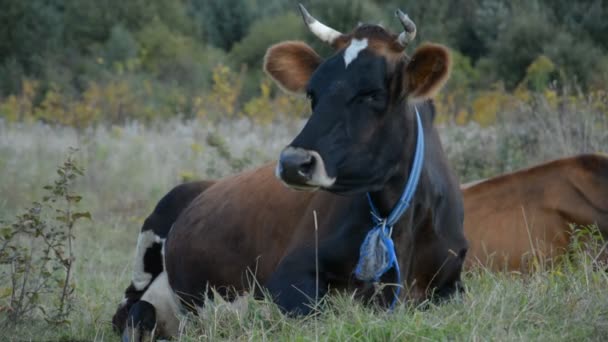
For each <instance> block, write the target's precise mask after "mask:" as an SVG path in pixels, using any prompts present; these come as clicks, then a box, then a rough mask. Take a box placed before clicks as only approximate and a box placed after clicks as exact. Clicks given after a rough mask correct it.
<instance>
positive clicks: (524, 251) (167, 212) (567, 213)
mask: <svg viewBox="0 0 608 342" xmlns="http://www.w3.org/2000/svg"><path fill="white" fill-rule="evenodd" d="M273 168H274V166H273V165H270V166H268V171H267V172H271V170H272V169H273ZM212 184H213V182H211V181H200V182H192V183H185V184H181V185H178V186H177V187H175V188H174V189H173V190H171V191H170V192H169V193H168V194H166V195H165V196H164V197H163V198H162V199H161V200H160V202H159V203H158V205H157V206H156V208H155V209H154V211H153V213H152V214H151V215H150V216H149V217H148V219H146V221H145V222H144V225H143V227H142V230H141V233H140V239H139V240H138V244H137V251H136V256H135V265H136V266H135V270H134V273H133V280H132V284H131V285H130V286H129V287H128V288H127V290H126V292H125V299H124V301H123V303H121V305H120V306H119V308H118V310H117V311H116V314H115V315H114V317H113V320H112V323H113V325H114V327H115V329H116V330H117V331H118V332H121V331H123V329H124V327H125V323H126V318H127V314H128V312H129V309H130V308H131V306H132V305H133V304H134V303H135V302H137V301H139V299H140V298H141V296H142V294H143V293H144V291H145V290H146V288H147V285H148V284H150V282H151V280H152V279H154V278H156V277H157V276H158V275H159V274H160V273H161V271H162V269H163V265H162V261H161V255H160V243H157V242H149V241H154V239H150V238H145V237H142V236H156V237H158V240H161V239H164V238H166V236H167V234H168V232H169V230H170V229H171V225H172V224H173V222H174V221H175V219H176V218H177V216H178V215H179V214H180V213H181V211H182V210H183V209H185V208H186V207H187V206H188V205H189V204H190V202H192V200H193V199H194V198H195V197H197V196H198V195H199V194H200V193H202V192H203V191H205V189H207V188H208V187H209V186H211V185H212ZM462 191H463V194H464V204H465V235H466V237H467V238H468V240H469V244H470V249H469V252H468V256H467V259H466V266H467V268H472V267H475V266H482V267H487V268H489V269H492V270H496V271H499V270H506V271H526V267H527V266H528V263H527V260H529V258H530V257H534V256H535V255H536V256H539V257H540V256H544V257H548V258H554V257H557V256H560V255H563V253H564V252H565V251H566V248H567V246H568V244H569V242H570V239H571V236H570V234H569V224H570V223H577V224H582V225H588V224H597V226H598V228H599V229H600V231H601V233H602V235H603V236H604V238H608V201H607V199H608V157H605V156H602V155H595V154H585V155H579V156H575V157H570V158H564V159H559V160H555V161H551V162H548V163H544V164H541V165H538V166H534V167H531V168H528V169H524V170H520V171H516V172H513V173H510V174H505V175H502V176H498V177H495V178H491V179H488V180H484V181H480V182H476V183H474V184H471V185H463V186H462ZM532 247H534V249H533V248H532ZM135 284H139V288H138V287H137V286H135ZM142 285H143V287H142Z"/></svg>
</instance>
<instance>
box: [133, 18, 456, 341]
mask: <svg viewBox="0 0 608 342" xmlns="http://www.w3.org/2000/svg"><path fill="white" fill-rule="evenodd" d="M302 14H303V16H304V19H305V21H306V24H307V25H308V27H309V28H310V29H311V31H312V32H313V33H315V34H316V35H317V36H318V37H319V38H321V39H322V40H324V41H326V42H328V43H329V44H331V45H332V46H333V47H334V48H335V49H336V50H337V51H336V53H335V54H334V55H333V56H331V57H329V58H328V59H326V60H322V59H321V57H319V56H318V55H317V54H316V53H315V52H314V51H313V50H312V49H311V48H310V47H309V46H308V45H306V44H304V43H302V42H291V41H290V42H283V43H280V44H277V45H275V46H273V47H271V48H270V49H269V50H268V52H267V55H266V57H265V63H264V68H265V70H266V72H267V73H268V74H269V75H270V76H271V77H272V78H273V79H274V80H275V81H276V82H277V83H278V84H280V85H281V86H282V87H283V88H285V89H286V90H288V91H291V92H295V93H306V94H307V95H308V97H309V98H310V100H311V108H312V114H311V116H310V118H309V120H308V121H307V123H306V125H305V126H304V128H303V129H302V131H301V132H300V133H299V134H298V135H297V136H296V137H295V138H294V140H293V141H292V142H291V143H290V144H289V145H288V146H287V147H286V148H284V149H283V151H282V152H281V154H280V156H279V160H278V163H277V164H276V169H275V171H274V172H273V167H272V165H270V166H266V167H262V168H260V169H257V170H252V171H248V172H243V173H241V174H238V175H236V176H233V177H229V178H225V179H222V180H218V181H217V182H216V183H215V184H213V185H212V186H210V187H208V188H207V189H206V190H205V191H203V192H202V193H201V194H200V195H199V196H198V197H196V198H195V199H194V200H193V201H192V203H190V205H189V206H188V207H187V208H186V209H184V211H183V212H182V213H181V214H180V215H179V216H178V218H177V221H176V222H175V223H174V224H173V227H172V228H171V230H170V232H169V234H168V236H167V238H166V241H165V242H164V247H163V248H164V262H165V267H164V269H165V272H163V273H161V274H159V275H158V276H157V277H156V279H154V280H153V281H152V282H151V283H150V284H148V285H147V286H149V287H148V289H147V290H146V292H145V293H144V294H143V295H142V297H141V300H139V301H138V302H136V303H135V304H134V305H133V306H132V307H131V309H130V311H129V315H128V317H127V329H126V331H125V333H124V334H123V337H124V338H125V339H130V338H132V337H134V338H135V339H139V338H142V337H143V336H145V335H146V334H149V333H151V332H152V331H153V330H154V329H156V330H155V331H156V332H157V333H158V334H161V335H171V334H173V333H175V332H176V330H177V319H176V316H175V315H176V314H177V312H178V311H180V310H184V309H191V310H196V308H197V307H200V306H201V305H203V304H204V301H205V299H206V297H207V296H210V295H211V294H212V292H210V291H208V287H209V286H212V287H214V288H215V289H216V290H217V292H218V293H219V294H221V295H223V296H225V297H227V298H232V295H233V294H235V293H236V294H239V293H241V292H242V291H244V290H248V289H249V288H250V285H249V283H248V279H247V276H248V274H249V272H251V273H253V274H254V276H255V278H256V280H257V281H258V282H259V283H260V284H262V285H263V286H264V287H265V288H266V289H267V290H268V292H269V293H270V295H271V296H272V298H273V299H274V301H275V302H276V303H277V304H278V306H279V307H280V308H281V309H282V310H283V311H284V312H287V313H295V314H306V313H308V312H309V311H310V310H311V305H313V304H314V303H315V302H316V300H317V299H318V298H319V297H317V295H318V296H324V295H325V294H326V293H328V291H329V290H330V288H331V289H333V290H347V291H356V292H357V294H358V295H359V296H361V297H363V298H371V297H372V295H373V294H374V292H375V291H374V287H373V286H371V285H372V284H371V282H376V281H379V282H382V283H384V284H387V285H389V284H393V285H395V284H396V285H397V286H385V287H384V290H383V291H381V292H380V294H379V295H378V296H375V298H376V299H378V302H379V303H380V304H385V305H388V303H394V300H395V298H397V294H398V289H399V288H400V287H401V286H405V288H406V289H407V291H402V294H403V295H402V296H401V299H404V300H406V299H407V300H413V301H423V300H425V299H427V298H446V297H448V296H449V295H451V294H452V293H454V292H455V291H458V290H460V289H461V284H460V273H461V270H462V265H463V263H464V258H465V255H466V250H467V242H466V240H465V238H464V232H463V228H462V224H463V204H462V196H461V192H460V190H459V188H458V182H457V180H456V178H455V176H454V174H453V172H452V171H451V170H450V168H449V166H448V163H447V159H446V157H445V154H444V152H443V149H442V147H441V142H440V139H439V135H438V133H437V130H436V129H435V128H434V126H433V120H434V116H435V112H434V111H435V110H434V106H433V104H432V102H431V101H429V100H430V99H431V98H432V97H433V96H434V94H435V93H436V92H437V91H438V90H439V89H440V88H441V87H442V86H443V84H444V83H445V81H446V80H447V78H448V75H449V70H450V63H451V62H450V57H449V53H448V51H447V49H446V48H444V47H442V46H439V45H431V44H427V45H424V46H421V47H419V48H418V49H417V50H416V51H415V52H414V54H413V56H412V57H411V58H410V57H408V56H406V55H405V54H404V52H403V51H404V48H405V45H406V43H407V42H408V41H409V39H411V38H413V36H414V34H415V26H414V24H413V23H412V22H411V21H410V20H409V18H408V17H407V16H406V15H405V14H403V13H402V12H400V11H399V12H398V16H399V18H400V20H401V22H402V24H403V26H404V28H405V29H406V31H405V32H404V33H402V34H400V35H396V34H393V33H390V32H388V31H387V30H386V29H384V28H382V27H380V26H377V25H360V26H358V27H357V28H355V29H354V31H353V32H351V33H349V34H341V33H339V32H337V31H335V30H333V29H331V28H329V27H327V26H325V25H323V24H321V23H320V22H318V21H317V20H315V19H314V18H312V17H311V16H310V15H309V14H308V12H306V10H304V9H303V8H302ZM275 174H276V176H275ZM277 178H278V180H277ZM279 180H280V181H279ZM282 183H283V184H282ZM406 184H407V186H406ZM285 185H287V187H286V186H285ZM288 187H289V188H292V189H297V190H307V191H308V192H296V191H293V190H292V189H288ZM317 189H320V190H322V191H315V190H317ZM404 189H406V190H407V191H404ZM371 204H373V206H371ZM370 207H371V208H374V207H375V208H376V211H377V215H376V216H373V215H372V214H370ZM315 213H316V214H317V217H318V221H317V223H318V249H316V248H315V238H314V237H315V234H314V227H315V224H314V222H315V221H314V220H313V214H315ZM384 217H388V219H383V218H384ZM386 222H388V223H386ZM372 228H373V229H372ZM370 232H371V233H378V235H376V236H371V235H369V234H368V233H370ZM370 236H371V237H370ZM159 240H160V239H159ZM374 241H375V242H377V243H376V244H374ZM393 242H394V249H393V248H391V246H392V244H393ZM362 243H365V244H364V246H366V247H368V248H367V249H365V250H364V251H363V253H361V255H362V256H363V258H362V259H361V260H363V261H365V262H366V263H365V266H366V267H361V268H359V267H357V268H356V266H361V260H359V256H360V247H361V246H362ZM367 253H369V254H367ZM378 253H380V254H378ZM316 255H318V258H316V257H315V256H316ZM372 255H379V256H381V257H382V256H384V257H386V258H387V259H384V260H383V259H382V258H372V257H370V256H372ZM376 262H377V264H378V265H379V266H381V267H373V266H374V263H376ZM385 266H388V267H385ZM353 271H355V272H356V275H357V277H356V278H355V277H354V276H353ZM400 279H402V281H400ZM368 281H369V282H368ZM233 291H235V292H233Z"/></svg>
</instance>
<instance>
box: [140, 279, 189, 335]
mask: <svg viewBox="0 0 608 342" xmlns="http://www.w3.org/2000/svg"><path fill="white" fill-rule="evenodd" d="M141 300H144V301H146V302H148V303H150V304H152V305H153V306H154V309H155V312H156V331H157V335H160V336H167V337H168V336H176V335H177V333H178V332H179V318H178V316H177V315H178V313H179V309H180V307H179V302H178V298H177V296H176V295H175V293H174V292H173V289H171V286H170V285H169V279H168V278H167V272H162V273H161V274H159V275H158V277H156V279H154V281H153V282H152V284H150V287H149V288H148V290H146V293H144V295H143V296H142V297H141Z"/></svg>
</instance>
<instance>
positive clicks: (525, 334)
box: [0, 100, 608, 341]
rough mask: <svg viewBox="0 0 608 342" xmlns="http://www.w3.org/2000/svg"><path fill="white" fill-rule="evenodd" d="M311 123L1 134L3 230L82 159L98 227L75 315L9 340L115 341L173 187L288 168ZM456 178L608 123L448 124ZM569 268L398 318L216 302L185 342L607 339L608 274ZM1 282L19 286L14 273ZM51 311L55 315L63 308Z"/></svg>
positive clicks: (6, 330)
mask: <svg viewBox="0 0 608 342" xmlns="http://www.w3.org/2000/svg"><path fill="white" fill-rule="evenodd" d="M302 124H303V121H302V120H301V119H292V120H285V119H283V120H275V121H273V123H271V124H268V125H261V124H256V123H254V122H253V121H251V120H250V119H248V118H240V119H231V120H218V121H215V122H213V123H212V122H210V121H205V120H202V119H194V120H179V119H171V120H164V121H159V122H155V123H148V124H141V123H137V122H131V123H128V124H122V125H97V126H91V127H88V128H85V129H75V128H71V127H65V126H57V125H49V124H44V123H39V122H38V123H32V122H30V123H27V122H8V121H0V175H1V179H2V182H0V194H2V195H1V196H0V221H4V222H12V221H13V220H15V217H16V215H17V214H20V213H23V212H24V211H25V209H26V208H28V207H29V206H31V204H30V203H31V202H32V201H40V199H41V198H42V197H43V196H44V195H45V191H46V190H44V189H43V186H44V185H46V184H49V183H53V180H54V179H55V178H56V177H57V176H56V175H57V174H56V171H55V170H56V169H57V167H58V166H59V165H61V164H62V163H63V161H64V160H65V158H66V156H67V154H68V151H69V148H70V147H74V148H78V151H77V152H75V154H74V159H75V161H76V162H77V163H78V164H79V165H81V166H82V167H83V168H84V170H85V171H84V175H83V176H81V177H79V178H77V179H76V181H75V183H74V188H73V191H74V193H77V194H78V195H79V196H82V200H81V201H80V202H79V203H78V204H77V205H76V207H77V208H78V209H79V210H83V211H88V212H90V214H91V220H88V219H84V220H79V221H78V222H77V223H76V225H75V227H74V249H73V251H74V252H73V253H74V257H75V261H74V270H73V273H72V277H71V286H73V289H74V292H73V296H72V304H71V310H70V311H69V313H68V316H67V317H66V319H65V320H64V321H62V322H49V321H46V320H45V319H44V315H43V314H42V312H41V311H40V310H35V311H33V313H32V315H30V316H28V318H27V319H25V320H23V321H21V322H18V323H14V324H12V323H11V324H9V323H7V322H6V321H5V322H4V323H3V326H2V330H0V340H2V341H6V340H8V341H23V340H31V341H49V340H53V341H54V340H60V341H73V340H78V341H103V340H116V339H117V338H118V337H117V336H116V335H115V334H114V333H113V331H112V328H111V324H110V319H111V316H112V314H113V313H114V310H115V308H116V306H117V304H118V303H119V301H120V300H121V299H122V294H123V291H124V288H125V287H126V286H127V285H128V284H129V278H130V272H131V262H132V261H131V259H132V257H133V253H134V247H135V243H136V238H137V234H138V230H139V228H140V226H141V224H142V223H143V220H144V219H145V217H146V216H147V215H148V214H149V213H150V212H151V210H152V208H153V206H154V205H155V203H156V201H157V200H158V199H159V198H160V197H161V196H162V195H163V194H164V193H165V192H166V191H168V190H169V189H170V188H171V187H172V186H174V185H176V184H178V183H180V182H182V181H184V180H191V179H202V178H218V177H222V176H226V175H229V174H233V173H235V172H238V171H240V170H243V169H249V168H253V167H256V166H259V165H261V164H263V163H264V162H266V161H270V160H273V159H274V158H276V155H277V153H278V152H279V150H280V149H281V148H282V147H283V146H284V145H285V144H287V143H288V142H289V141H290V139H291V138H292V137H293V136H295V134H296V133H297V132H298V130H299V128H300V127H301V126H302ZM438 126H439V130H440V133H441V136H442V139H443V143H444V148H445V149H446V151H447V153H448V156H449V158H450V160H451V163H452V166H453V167H454V168H455V169H456V170H457V172H458V173H459V175H460V178H461V181H462V182H463V183H464V182H467V181H472V180H476V179H480V178H485V177H490V176H493V175H498V174H500V173H503V172H507V171H510V170H515V169H518V168H521V167H525V166H530V165H533V164H535V163H538V162H541V161H544V160H549V159H552V158H557V157H560V156H566V155H571V154H575V153H582V152H602V151H605V146H608V118H607V117H606V115H605V114H604V113H603V111H602V110H601V109H599V110H598V109H597V108H596V106H594V105H593V103H592V102H585V101H579V102H577V104H576V105H574V104H571V105H567V106H560V107H559V109H555V107H552V106H551V105H550V104H549V103H546V101H544V100H539V101H538V102H537V105H535V106H534V107H532V106H529V105H525V104H523V103H522V104H520V105H518V106H516V107H513V108H512V109H511V110H510V111H503V112H501V113H499V114H498V116H497V119H496V121H495V122H494V123H493V124H491V125H484V127H482V125H480V124H479V123H477V122H475V121H471V122H468V123H467V124H456V123H454V122H453V121H450V120H447V121H444V122H442V123H440V124H439V125H438ZM572 249H573V255H574V256H573V257H572V258H571V259H570V260H569V261H567V262H564V263H563V264H559V265H555V266H552V267H541V268H540V269H539V270H538V272H535V273H533V274H530V275H521V274H497V273H491V272H489V271H487V270H484V269H479V270H472V271H468V272H466V274H465V275H464V279H465V285H466V288H467V291H466V292H465V293H464V294H462V295H459V296H457V297H456V298H454V299H453V300H451V301H449V302H447V303H443V304H440V305H434V304H429V305H427V306H425V307H424V308H415V307H411V306H408V305H407V304H401V305H400V306H398V308H397V309H396V310H395V311H394V312H392V313H388V312H384V311H382V310H378V309H376V308H370V307H366V306H364V305H362V304H361V303H358V302H356V301H354V300H352V299H351V298H350V297H349V296H348V295H342V296H332V297H330V298H329V299H328V300H327V301H326V302H325V303H323V305H322V306H323V308H322V310H320V312H319V314H317V315H314V316H311V317H307V318H300V319H295V318H287V317H285V316H283V315H281V314H280V313H279V312H278V310H277V308H276V307H275V306H274V305H273V304H271V303H269V302H268V301H261V302H256V301H254V300H252V299H247V300H245V301H244V302H242V303H241V305H240V306H241V309H240V310H238V311H235V310H233V309H232V308H230V307H229V306H228V305H225V303H214V304H213V305H210V306H209V307H207V308H206V309H205V314H204V315H201V316H199V317H185V318H184V320H183V325H182V329H181V333H180V336H179V338H178V340H180V341H221V340H225V341H228V340H230V341H233V340H239V341H244V340H248V341H260V340H268V341H282V340H288V341H308V340H311V341H312V340H315V341H316V340H322V341H334V340H354V341H402V340H538V341H547V340H550V341H557V340H561V341H572V340H603V339H605V336H608V296H606V291H607V290H608V274H607V273H606V272H604V271H598V270H597V267H596V266H597V265H595V264H594V262H593V257H594V255H593V253H592V252H588V251H587V250H584V249H582V248H581V246H578V245H574V246H572ZM0 267H2V268H1V269H0V271H2V272H4V273H2V274H3V277H4V276H6V272H7V267H6V265H3V266H0ZM7 283H8V278H6V277H5V278H2V279H0V289H1V290H2V291H0V308H4V309H5V310H0V321H1V320H3V319H5V318H6V314H7V311H6V308H7V306H6V303H7V300H8V298H7V295H6V294H7V291H6V289H7V287H10V284H7ZM51 303H52V300H49V299H48V298H42V299H41V300H40V304H41V307H42V308H47V310H48V308H49V307H51V306H52V304H51Z"/></svg>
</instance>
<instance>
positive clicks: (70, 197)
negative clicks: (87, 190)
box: [65, 195, 82, 203]
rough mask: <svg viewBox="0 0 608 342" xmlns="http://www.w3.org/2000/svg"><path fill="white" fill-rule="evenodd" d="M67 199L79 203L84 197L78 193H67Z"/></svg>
mask: <svg viewBox="0 0 608 342" xmlns="http://www.w3.org/2000/svg"><path fill="white" fill-rule="evenodd" d="M65 199H66V200H67V201H68V202H70V203H78V202H80V200H81V199H82V196H78V195H66V196H65Z"/></svg>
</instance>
